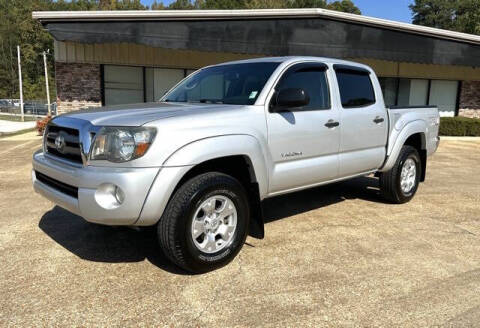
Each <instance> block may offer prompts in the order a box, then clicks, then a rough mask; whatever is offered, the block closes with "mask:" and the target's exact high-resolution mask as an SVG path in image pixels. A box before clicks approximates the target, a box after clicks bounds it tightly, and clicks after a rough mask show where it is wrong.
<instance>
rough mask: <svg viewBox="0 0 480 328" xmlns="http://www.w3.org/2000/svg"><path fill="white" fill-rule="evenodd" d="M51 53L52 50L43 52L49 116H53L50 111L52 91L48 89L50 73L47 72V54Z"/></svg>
mask: <svg viewBox="0 0 480 328" xmlns="http://www.w3.org/2000/svg"><path fill="white" fill-rule="evenodd" d="M48 53H50V49H47V51H44V52H43V66H44V67H45V86H46V88H47V106H48V107H47V109H48V116H52V110H51V109H50V89H49V88H48V71H47V54H48Z"/></svg>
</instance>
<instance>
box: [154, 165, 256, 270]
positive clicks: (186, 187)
mask: <svg viewBox="0 0 480 328" xmlns="http://www.w3.org/2000/svg"><path fill="white" fill-rule="evenodd" d="M249 213H250V209H249V204H248V200H247V196H246V193H245V190H244V188H243V186H242V185H241V183H240V182H239V181H238V180H236V179H235V178H233V177H231V176H229V175H226V174H223V173H218V172H209V173H204V174H201V175H198V176H196V177H194V178H192V179H190V180H188V181H186V182H185V183H184V184H183V185H182V186H181V187H180V188H179V189H178V190H177V191H176V192H175V193H174V195H173V197H172V198H171V200H170V202H169V203H168V205H167V207H166V209H165V211H164V213H163V215H162V217H161V218H160V221H159V222H158V226H157V233H158V240H159V243H160V246H161V248H162V250H163V252H164V254H165V255H166V256H167V257H168V258H169V259H170V260H171V261H172V262H173V263H175V264H176V265H178V266H179V267H181V268H183V269H185V270H187V271H190V272H194V273H203V272H208V271H211V270H214V269H217V268H219V267H222V266H224V265H226V264H227V263H229V262H230V261H231V260H232V259H233V258H234V257H235V256H236V255H237V254H238V252H239V251H240V249H241V248H242V246H243V244H244V242H245V239H246V237H247V233H248V223H249V219H250V217H249V215H250V214H249Z"/></svg>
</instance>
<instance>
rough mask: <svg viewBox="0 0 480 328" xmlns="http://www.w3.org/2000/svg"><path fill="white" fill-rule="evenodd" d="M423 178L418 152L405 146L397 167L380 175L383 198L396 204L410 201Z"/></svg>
mask: <svg viewBox="0 0 480 328" xmlns="http://www.w3.org/2000/svg"><path fill="white" fill-rule="evenodd" d="M421 176H422V164H421V159H420V155H419V154H418V151H417V150H416V149H415V148H414V147H412V146H408V145H404V146H403V147H402V149H401V150H400V154H399V155H398V158H397V161H396V162H395V165H394V166H393V167H392V168H391V169H390V170H389V171H387V172H381V173H380V191H381V193H382V196H383V197H384V198H385V199H386V200H388V201H390V202H392V203H395V204H403V203H406V202H408V201H410V200H411V199H412V198H413V196H415V193H416V192H417V189H418V184H419V182H420V177H421Z"/></svg>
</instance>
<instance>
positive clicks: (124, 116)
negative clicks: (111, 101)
mask: <svg viewBox="0 0 480 328" xmlns="http://www.w3.org/2000/svg"><path fill="white" fill-rule="evenodd" d="M240 107H242V106H241V105H222V104H201V103H198V104H197V103H195V104H192V103H165V102H163V103H139V104H130V105H116V106H106V107H98V108H90V109H83V110H79V111H75V112H71V113H68V114H63V115H61V116H62V117H69V118H75V119H81V120H85V121H89V122H90V123H92V124H93V125H100V126H101V125H106V126H140V125H143V124H146V123H148V122H151V121H156V120H159V119H162V118H168V117H176V116H184V115H189V114H200V113H212V112H217V111H223V110H228V109H234V108H240Z"/></svg>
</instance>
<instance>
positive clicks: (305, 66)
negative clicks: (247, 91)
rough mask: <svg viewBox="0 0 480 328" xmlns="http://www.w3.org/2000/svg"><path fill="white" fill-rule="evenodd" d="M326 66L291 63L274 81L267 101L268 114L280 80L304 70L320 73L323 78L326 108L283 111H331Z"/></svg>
mask: <svg viewBox="0 0 480 328" xmlns="http://www.w3.org/2000/svg"><path fill="white" fill-rule="evenodd" d="M328 69H329V67H328V65H327V64H325V63H322V62H300V63H293V64H292V65H290V66H288V67H286V68H285V69H284V71H283V72H281V74H280V76H279V77H278V78H277V80H276V81H275V85H274V86H273V88H272V89H273V94H272V96H271V97H270V99H269V101H268V109H269V112H270V113H272V111H271V110H270V109H271V108H272V106H273V102H274V99H275V98H276V95H277V92H278V91H279V90H278V87H279V85H280V83H281V82H282V80H283V79H284V78H286V76H287V75H288V74H292V73H295V72H297V71H299V70H304V71H309V70H312V71H320V70H321V71H322V72H323V75H324V77H325V83H326V87H327V90H326V91H327V95H328V106H327V107H325V108H315V109H304V108H303V107H299V108H294V109H286V110H285V111H289V112H314V111H326V110H331V109H332V94H331V88H330V79H329V76H328V73H327V72H328Z"/></svg>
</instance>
